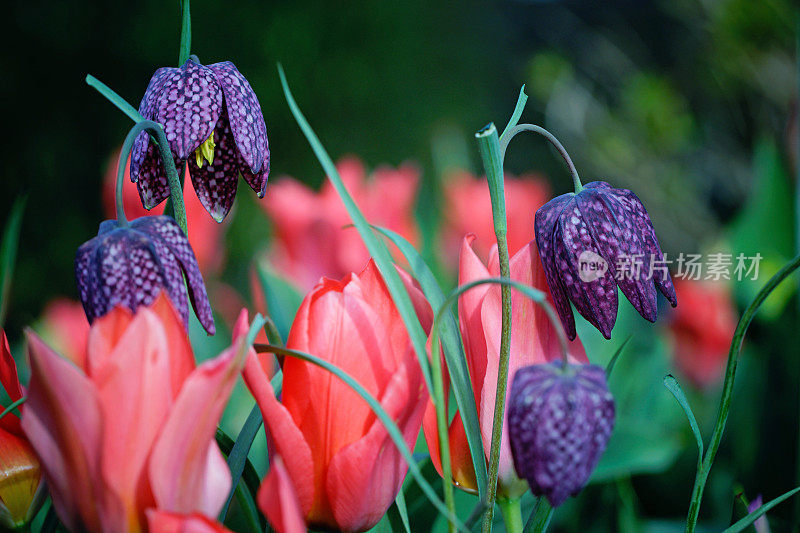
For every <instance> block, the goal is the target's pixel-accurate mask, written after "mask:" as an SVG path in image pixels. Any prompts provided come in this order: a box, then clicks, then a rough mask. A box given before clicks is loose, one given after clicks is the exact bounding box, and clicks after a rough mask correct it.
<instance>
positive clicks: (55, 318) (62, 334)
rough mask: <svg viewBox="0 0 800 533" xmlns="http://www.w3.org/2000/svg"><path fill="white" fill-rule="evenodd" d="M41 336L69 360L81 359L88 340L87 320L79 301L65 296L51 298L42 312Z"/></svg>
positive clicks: (84, 353)
mask: <svg viewBox="0 0 800 533" xmlns="http://www.w3.org/2000/svg"><path fill="white" fill-rule="evenodd" d="M42 329H43V331H42V336H43V337H44V339H45V340H46V341H47V342H48V343H49V344H50V345H51V346H52V347H53V348H54V349H55V350H56V351H58V352H59V353H60V354H62V355H64V356H65V357H66V358H67V359H69V360H71V361H79V360H82V359H83V358H84V357H85V355H86V343H87V342H88V341H89V321H88V320H86V313H85V312H84V310H83V305H82V304H81V303H80V302H75V301H72V300H68V299H66V298H56V299H55V300H51V301H50V302H49V303H48V304H47V306H46V307H45V308H44V312H43V313H42Z"/></svg>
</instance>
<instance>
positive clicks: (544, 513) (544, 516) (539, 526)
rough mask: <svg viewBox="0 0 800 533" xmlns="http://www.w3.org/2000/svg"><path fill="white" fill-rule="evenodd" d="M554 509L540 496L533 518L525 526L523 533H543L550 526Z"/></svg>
mask: <svg viewBox="0 0 800 533" xmlns="http://www.w3.org/2000/svg"><path fill="white" fill-rule="evenodd" d="M553 510H554V509H553V508H552V507H551V506H550V502H548V501H547V498H545V497H544V496H539V499H537V500H536V505H534V506H533V511H531V516H530V518H528V522H527V523H526V524H525V529H523V530H522V532H523V533H542V532H543V531H545V530H546V529H547V526H549V525H550V520H551V519H552V518H553Z"/></svg>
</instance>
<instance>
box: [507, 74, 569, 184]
mask: <svg viewBox="0 0 800 533" xmlns="http://www.w3.org/2000/svg"><path fill="white" fill-rule="evenodd" d="M523 89H524V87H523ZM523 131H530V132H533V133H538V134H539V135H541V136H542V137H544V138H545V139H547V140H548V141H550V144H552V145H553V146H554V147H555V149H556V150H557V151H558V153H559V154H560V155H561V157H562V158H563V159H564V162H565V163H566V164H567V168H568V169H569V174H570V176H571V177H572V186H573V187H574V188H575V194H578V193H579V192H581V191H582V190H583V184H582V183H581V178H580V176H578V170H577V169H576V168H575V165H574V164H573V162H572V159H571V158H570V157H569V154H568V153H567V150H566V149H565V148H564V145H562V144H561V143H560V142H559V140H558V139H556V136H555V135H553V134H552V133H550V132H549V131H547V130H546V129H544V128H543V127H541V126H536V125H534V124H520V125H518V126H512V127H510V128H506V131H504V132H503V137H502V139H501V141H500V157H501V158H504V157H505V155H506V149H507V148H508V143H509V142H511V139H512V138H514V135H516V134H517V133H520V132H523Z"/></svg>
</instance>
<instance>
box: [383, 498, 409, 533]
mask: <svg viewBox="0 0 800 533" xmlns="http://www.w3.org/2000/svg"><path fill="white" fill-rule="evenodd" d="M386 516H387V517H388V518H389V525H390V526H392V532H393V533H411V524H410V523H409V521H408V509H406V497H405V494H404V493H403V487H400V492H398V493H397V498H395V499H394V503H393V504H392V506H391V507H389V510H388V511H387V512H386Z"/></svg>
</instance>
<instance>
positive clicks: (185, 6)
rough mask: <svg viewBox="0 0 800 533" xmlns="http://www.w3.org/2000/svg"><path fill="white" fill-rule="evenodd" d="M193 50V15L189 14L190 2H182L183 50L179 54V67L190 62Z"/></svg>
mask: <svg viewBox="0 0 800 533" xmlns="http://www.w3.org/2000/svg"><path fill="white" fill-rule="evenodd" d="M191 49H192V15H191V13H190V12H189V0H182V2H181V48H180V52H178V66H181V65H183V64H184V63H186V61H188V60H189V54H190V53H191Z"/></svg>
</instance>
